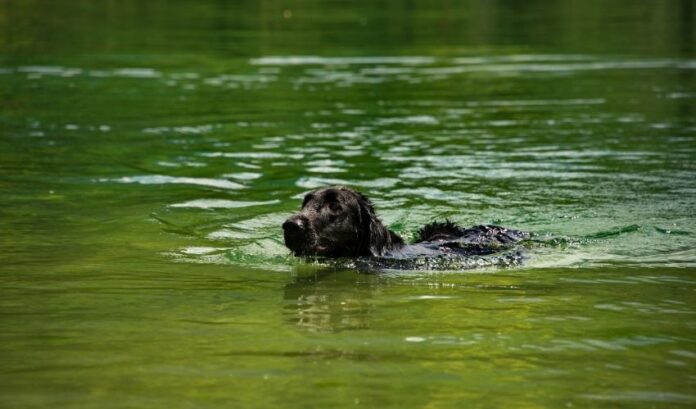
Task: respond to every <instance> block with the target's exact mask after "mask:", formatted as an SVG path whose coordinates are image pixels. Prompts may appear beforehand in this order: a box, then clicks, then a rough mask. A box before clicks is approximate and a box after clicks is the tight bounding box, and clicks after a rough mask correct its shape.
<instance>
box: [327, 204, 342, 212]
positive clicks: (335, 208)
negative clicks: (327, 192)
mask: <svg viewBox="0 0 696 409" xmlns="http://www.w3.org/2000/svg"><path fill="white" fill-rule="evenodd" d="M329 209H331V210H332V211H334V212H337V211H339V210H341V205H340V204H338V203H337V202H330V203H329Z"/></svg>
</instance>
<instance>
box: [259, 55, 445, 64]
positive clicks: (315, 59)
mask: <svg viewBox="0 0 696 409" xmlns="http://www.w3.org/2000/svg"><path fill="white" fill-rule="evenodd" d="M434 62H435V58H433V57H419V56H415V57H319V56H312V55H304V56H303V55H295V56H269V57H261V58H252V59H251V60H249V63H250V64H252V65H354V64H404V65H421V64H432V63H434Z"/></svg>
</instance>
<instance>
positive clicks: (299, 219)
mask: <svg viewBox="0 0 696 409" xmlns="http://www.w3.org/2000/svg"><path fill="white" fill-rule="evenodd" d="M283 230H284V234H285V245H286V246H287V247H288V248H289V249H290V250H292V252H293V253H294V254H295V255H296V256H319V257H330V258H337V257H380V258H399V259H405V258H408V259H414V258H429V257H449V256H452V257H466V256H475V255H486V254H492V253H495V252H499V251H501V250H504V249H506V248H510V247H511V245H512V244H514V243H516V242H519V241H520V240H523V239H526V238H528V234H527V233H524V232H520V231H516V230H510V229H506V228H504V227H499V226H485V225H481V226H475V227H472V228H469V229H463V228H461V227H459V226H457V225H456V224H454V223H452V222H450V221H445V222H435V223H430V224H427V225H426V226H424V227H423V228H422V229H421V230H420V231H419V232H418V235H417V239H416V241H415V242H414V243H413V244H405V243H404V240H403V239H402V238H401V237H399V236H398V235H397V234H396V233H394V232H393V231H391V230H389V229H387V228H386V227H385V226H384V225H383V224H382V222H381V221H380V220H379V219H378V218H377V216H376V215H375V210H374V208H373V206H372V203H371V202H370V200H369V199H368V198H367V197H366V196H365V195H363V194H362V193H360V192H356V191H355V190H352V189H349V188H346V187H342V186H335V187H334V186H332V187H326V188H322V189H318V190H315V191H313V192H311V193H309V194H308V195H307V196H305V198H304V202H303V203H302V208H301V210H300V212H299V213H298V214H296V215H294V216H292V217H290V218H289V219H288V220H286V221H285V223H283Z"/></svg>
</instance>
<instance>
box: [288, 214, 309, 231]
mask: <svg viewBox="0 0 696 409" xmlns="http://www.w3.org/2000/svg"><path fill="white" fill-rule="evenodd" d="M304 229H305V223H304V221H303V220H302V219H300V218H299V217H291V218H289V219H288V220H286V221H285V223H283V230H285V232H286V233H300V232H302V231H303V230H304Z"/></svg>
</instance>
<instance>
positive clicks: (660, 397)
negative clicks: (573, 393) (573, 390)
mask: <svg viewBox="0 0 696 409" xmlns="http://www.w3.org/2000/svg"><path fill="white" fill-rule="evenodd" d="M578 396H580V397H581V398H585V399H590V400H602V401H611V402H622V401H626V402H670V403H694V402H696V396H695V395H687V394H684V393H674V392H664V391H628V392H616V393H608V394H590V393H584V394H580V395H578Z"/></svg>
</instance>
